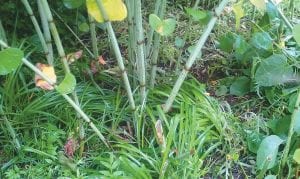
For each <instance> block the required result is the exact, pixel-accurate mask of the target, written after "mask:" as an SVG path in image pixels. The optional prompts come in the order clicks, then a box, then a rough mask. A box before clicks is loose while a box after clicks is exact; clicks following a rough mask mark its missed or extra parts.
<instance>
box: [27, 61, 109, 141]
mask: <svg viewBox="0 0 300 179" xmlns="http://www.w3.org/2000/svg"><path fill="white" fill-rule="evenodd" d="M22 61H23V63H24V64H25V65H26V66H28V67H29V68H30V69H31V70H33V71H34V72H35V73H37V74H38V75H40V76H41V77H42V78H43V79H44V80H45V81H47V82H48V83H49V84H53V85H54V84H55V83H54V82H53V81H52V80H51V79H50V78H49V77H47V76H46V75H45V74H44V73H43V72H41V71H40V70H39V69H37V68H36V67H35V66H34V65H32V64H31V63H30V62H29V61H28V60H27V59H26V58H23V59H22ZM54 87H55V89H57V86H56V85H54ZM62 96H63V97H64V98H65V99H66V100H67V101H68V103H69V104H70V105H71V106H72V107H73V108H74V109H75V111H76V112H77V113H78V114H79V115H80V116H81V117H82V118H83V119H84V120H85V121H86V122H87V123H88V124H89V126H90V127H91V128H92V129H93V131H94V132H95V133H96V134H97V135H98V137H99V138H100V139H101V140H102V142H103V143H104V144H105V145H106V146H107V147H109V145H108V144H107V142H106V140H105V138H104V136H103V135H102V133H101V132H100V131H99V130H98V128H97V127H96V126H95V124H94V123H93V122H92V121H91V120H90V118H89V117H88V116H87V115H86V114H85V113H84V112H83V111H82V109H81V108H80V106H78V105H77V104H76V102H75V101H73V100H72V98H70V97H69V96H68V95H66V94H62Z"/></svg>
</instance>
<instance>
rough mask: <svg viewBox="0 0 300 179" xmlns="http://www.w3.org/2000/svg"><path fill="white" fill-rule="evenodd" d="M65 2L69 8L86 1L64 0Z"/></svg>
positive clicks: (74, 7)
mask: <svg viewBox="0 0 300 179" xmlns="http://www.w3.org/2000/svg"><path fill="white" fill-rule="evenodd" d="M63 3H64V5H65V7H66V8H68V9H76V8H78V7H80V6H81V5H82V4H83V3H84V0H63Z"/></svg>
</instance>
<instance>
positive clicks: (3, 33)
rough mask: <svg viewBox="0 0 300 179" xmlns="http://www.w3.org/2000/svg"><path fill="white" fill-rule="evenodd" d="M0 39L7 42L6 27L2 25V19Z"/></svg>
mask: <svg viewBox="0 0 300 179" xmlns="http://www.w3.org/2000/svg"><path fill="white" fill-rule="evenodd" d="M0 38H1V39H3V41H4V42H7V38H6V34H5V30H4V27H3V25H2V22H1V19H0Z"/></svg>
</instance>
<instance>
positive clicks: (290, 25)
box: [269, 0, 293, 31]
mask: <svg viewBox="0 0 300 179" xmlns="http://www.w3.org/2000/svg"><path fill="white" fill-rule="evenodd" d="M269 2H270V3H271V4H272V5H274V7H275V8H276V9H277V12H278V14H279V16H280V17H281V19H282V20H283V22H284V23H285V25H286V26H287V27H288V28H289V30H290V31H292V30H293V25H292V24H291V23H290V21H289V20H288V19H287V18H286V17H285V15H284V14H283V12H282V11H281V10H280V9H279V8H278V6H276V5H275V4H274V2H273V0H269Z"/></svg>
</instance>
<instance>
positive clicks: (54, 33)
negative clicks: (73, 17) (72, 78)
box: [41, 0, 71, 73]
mask: <svg viewBox="0 0 300 179" xmlns="http://www.w3.org/2000/svg"><path fill="white" fill-rule="evenodd" d="M41 1H42V6H43V10H44V11H45V14H46V17H47V20H48V23H49V27H50V31H51V33H52V37H53V39H54V42H55V45H56V48H57V51H58V54H59V56H60V58H61V62H62V64H63V67H64V70H65V72H66V73H70V72H71V71H70V68H69V65H68V62H67V57H66V54H65V51H64V48H63V45H62V43H61V40H60V37H59V34H58V31H57V28H56V25H55V24H54V21H53V16H52V13H51V10H50V8H49V5H48V2H47V0H41Z"/></svg>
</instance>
